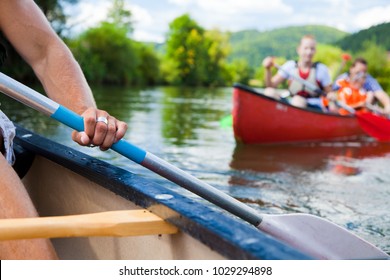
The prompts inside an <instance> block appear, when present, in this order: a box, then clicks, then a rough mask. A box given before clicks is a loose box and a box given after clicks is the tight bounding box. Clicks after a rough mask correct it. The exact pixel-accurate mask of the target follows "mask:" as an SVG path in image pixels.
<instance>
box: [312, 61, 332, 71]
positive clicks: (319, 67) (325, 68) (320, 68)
mask: <svg viewBox="0 0 390 280" xmlns="http://www.w3.org/2000/svg"><path fill="white" fill-rule="evenodd" d="M313 65H314V67H315V68H316V70H317V71H322V72H329V68H328V66H326V65H325V64H323V63H321V62H314V63H313Z"/></svg>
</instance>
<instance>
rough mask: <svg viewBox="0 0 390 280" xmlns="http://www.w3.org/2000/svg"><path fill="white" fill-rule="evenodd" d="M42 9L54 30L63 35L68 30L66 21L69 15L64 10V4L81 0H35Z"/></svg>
mask: <svg viewBox="0 0 390 280" xmlns="http://www.w3.org/2000/svg"><path fill="white" fill-rule="evenodd" d="M35 2H36V3H37V5H38V6H39V7H40V8H41V9H42V12H43V13H44V14H45V16H46V18H47V19H48V21H49V22H50V23H51V25H52V27H53V28H54V30H55V31H56V32H57V33H58V34H59V35H60V36H61V35H63V34H62V33H63V31H64V30H66V21H67V19H68V16H67V15H66V14H65V12H64V5H66V4H73V5H74V4H77V3H78V2H79V0H35Z"/></svg>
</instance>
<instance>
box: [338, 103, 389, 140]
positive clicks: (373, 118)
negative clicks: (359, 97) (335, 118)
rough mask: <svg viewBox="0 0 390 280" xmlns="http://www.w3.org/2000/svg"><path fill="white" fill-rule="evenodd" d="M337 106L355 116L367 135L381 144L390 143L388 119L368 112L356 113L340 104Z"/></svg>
mask: <svg viewBox="0 0 390 280" xmlns="http://www.w3.org/2000/svg"><path fill="white" fill-rule="evenodd" d="M339 104H340V105H342V106H343V107H342V108H344V109H346V110H348V111H349V112H350V113H352V114H354V115H355V116H356V118H357V120H358V122H359V125H360V127H361V128H362V129H363V131H364V132H366V133H367V134H368V135H370V136H372V137H373V138H375V139H377V140H378V141H381V142H386V141H390V119H388V118H387V117H384V116H380V115H378V114H373V113H370V112H365V111H356V110H354V109H353V108H351V107H349V106H348V105H346V104H343V103H342V102H339Z"/></svg>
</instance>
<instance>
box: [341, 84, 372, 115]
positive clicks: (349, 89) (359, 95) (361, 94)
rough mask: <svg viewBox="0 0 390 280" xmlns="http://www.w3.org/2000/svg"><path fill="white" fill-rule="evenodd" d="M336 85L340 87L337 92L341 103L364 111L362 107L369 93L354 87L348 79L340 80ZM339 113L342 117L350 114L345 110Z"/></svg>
mask: <svg viewBox="0 0 390 280" xmlns="http://www.w3.org/2000/svg"><path fill="white" fill-rule="evenodd" d="M336 84H337V85H338V86H339V87H340V88H339V90H338V91H337V99H338V100H339V101H341V102H343V103H345V104H347V105H348V106H350V107H352V108H354V109H356V110H359V109H363V108H362V106H363V105H364V103H365V102H366V99H367V92H366V90H365V89H363V88H356V87H353V86H352V85H351V83H350V81H349V80H348V79H341V80H338V81H336ZM339 113H340V114H342V115H347V114H350V113H349V112H347V111H346V110H345V109H340V110H339Z"/></svg>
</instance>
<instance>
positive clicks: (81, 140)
mask: <svg viewBox="0 0 390 280" xmlns="http://www.w3.org/2000/svg"><path fill="white" fill-rule="evenodd" d="M72 140H73V141H75V142H76V143H78V144H79V145H81V146H88V145H89V144H90V143H91V139H90V138H89V137H88V135H87V134H86V133H85V132H84V131H82V132H77V131H73V132H72Z"/></svg>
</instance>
